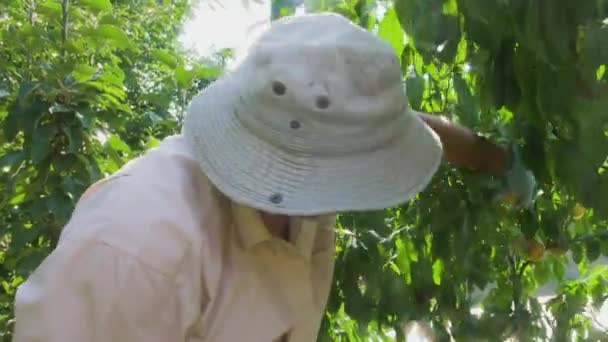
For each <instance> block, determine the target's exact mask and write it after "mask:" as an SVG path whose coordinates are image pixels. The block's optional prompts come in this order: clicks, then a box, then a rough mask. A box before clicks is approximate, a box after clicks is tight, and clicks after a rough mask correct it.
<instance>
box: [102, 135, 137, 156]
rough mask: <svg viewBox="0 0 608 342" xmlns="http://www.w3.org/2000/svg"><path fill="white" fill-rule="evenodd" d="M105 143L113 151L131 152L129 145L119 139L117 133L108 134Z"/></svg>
mask: <svg viewBox="0 0 608 342" xmlns="http://www.w3.org/2000/svg"><path fill="white" fill-rule="evenodd" d="M107 143H108V145H109V146H110V147H111V148H112V149H113V150H114V151H120V152H131V148H130V147H129V145H127V143H125V142H124V141H123V140H122V139H120V137H119V136H118V135H115V134H112V135H110V136H109V137H108V141H107Z"/></svg>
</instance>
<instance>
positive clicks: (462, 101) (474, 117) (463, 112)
mask: <svg viewBox="0 0 608 342" xmlns="http://www.w3.org/2000/svg"><path fill="white" fill-rule="evenodd" d="M454 90H456V93H457V94H458V114H459V116H458V117H459V118H460V121H461V122H462V123H463V124H464V125H465V126H466V127H471V128H472V127H476V126H477V124H478V123H479V111H478V110H477V108H475V98H474V97H473V94H472V93H471V91H470V90H469V86H468V85H467V83H466V81H465V80H464V79H463V78H462V76H460V74H459V73H457V74H455V75H454Z"/></svg>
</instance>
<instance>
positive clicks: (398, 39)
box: [378, 7, 404, 59]
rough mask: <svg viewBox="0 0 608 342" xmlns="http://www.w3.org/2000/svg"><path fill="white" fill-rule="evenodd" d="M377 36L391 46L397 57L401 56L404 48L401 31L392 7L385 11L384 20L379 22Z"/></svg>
mask: <svg viewBox="0 0 608 342" xmlns="http://www.w3.org/2000/svg"><path fill="white" fill-rule="evenodd" d="M378 36H379V37H380V38H382V39H384V40H385V41H387V42H388V43H389V44H391V46H392V47H393V50H395V54H396V55H397V56H398V57H400V56H401V52H402V51H403V47H404V43H403V31H402V30H401V25H399V19H398V18H397V13H396V12H395V9H394V8H393V7H391V8H389V9H388V10H387V11H386V13H385V14H384V18H383V19H382V21H380V24H379V25H378ZM399 59H401V58H399Z"/></svg>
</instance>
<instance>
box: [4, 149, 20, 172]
mask: <svg viewBox="0 0 608 342" xmlns="http://www.w3.org/2000/svg"><path fill="white" fill-rule="evenodd" d="M25 157H26V153H25V151H23V150H21V151H12V152H8V153H6V154H4V155H3V156H1V157H0V171H1V169H2V168H4V167H7V166H8V167H11V166H15V165H19V164H21V163H22V162H23V160H25Z"/></svg>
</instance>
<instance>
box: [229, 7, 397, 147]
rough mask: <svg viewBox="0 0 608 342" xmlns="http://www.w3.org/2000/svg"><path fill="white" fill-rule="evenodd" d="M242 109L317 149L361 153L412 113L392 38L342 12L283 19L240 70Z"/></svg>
mask: <svg viewBox="0 0 608 342" xmlns="http://www.w3.org/2000/svg"><path fill="white" fill-rule="evenodd" d="M233 77H239V79H240V83H241V84H242V90H241V94H240V95H241V96H240V101H239V103H237V104H235V114H236V115H237V116H238V118H239V120H240V121H241V122H242V124H243V125H244V126H246V127H247V128H248V129H249V130H250V131H251V132H252V134H254V135H256V136H258V137H260V138H261V139H263V140H266V141H267V142H270V143H272V144H273V145H276V146H281V147H283V148H286V149H290V150H293V151H296V152H298V151H299V152H302V153H311V154H328V153H330V154H340V153H357V152H362V151H367V150H369V149H373V148H379V147H381V146H382V145H383V144H385V143H388V142H389V141H390V140H391V139H392V138H394V135H395V134H397V132H399V131H401V130H402V128H403V127H402V126H400V124H397V123H398V122H400V121H403V120H407V119H408V117H406V116H405V115H404V112H405V110H406V108H407V100H406V96H405V92H404V88H403V84H402V82H401V68H400V64H399V61H398V59H397V56H396V55H395V53H394V51H393V49H392V48H391V46H390V45H389V44H388V43H386V42H385V41H383V40H382V39H380V38H378V37H376V36H374V35H373V34H372V33H370V32H368V31H366V30H364V29H362V28H360V27H358V26H356V25H354V24H352V23H351V22H350V21H348V20H347V19H345V18H343V17H341V16H339V15H335V14H314V15H307V16H300V17H291V18H285V19H281V20H279V21H277V22H275V24H273V25H272V27H271V28H270V29H269V30H268V31H266V32H265V33H264V34H262V35H261V37H260V38H259V39H258V40H257V41H256V42H255V43H254V44H253V45H252V46H251V48H250V50H249V52H248V55H247V56H246V57H245V58H244V60H243V61H242V63H241V65H240V66H239V67H238V68H237V69H236V70H235V71H234V74H233Z"/></svg>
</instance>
